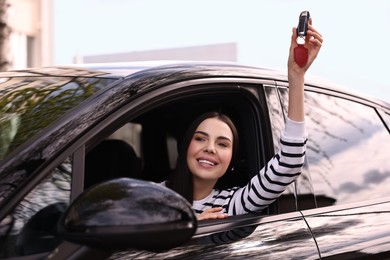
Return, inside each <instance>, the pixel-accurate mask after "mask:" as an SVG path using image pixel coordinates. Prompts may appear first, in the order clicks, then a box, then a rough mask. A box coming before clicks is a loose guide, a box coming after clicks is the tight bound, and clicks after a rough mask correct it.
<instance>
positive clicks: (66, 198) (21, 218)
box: [0, 159, 72, 258]
mask: <svg viewBox="0 0 390 260" xmlns="http://www.w3.org/2000/svg"><path fill="white" fill-rule="evenodd" d="M71 172H72V167H71V160H70V159H67V160H66V161H65V162H63V163H62V164H61V165H60V166H58V167H57V168H56V169H55V170H54V171H53V172H52V174H50V176H48V177H47V178H45V179H44V180H43V181H42V182H41V183H40V184H39V185H37V186H36V187H35V188H34V189H33V190H32V191H31V192H30V193H29V194H28V195H27V196H26V197H25V198H24V199H23V200H22V201H21V202H20V203H19V205H18V206H17V207H16V208H15V210H14V211H13V212H12V214H10V215H9V216H7V217H6V218H5V219H4V220H3V221H2V223H1V224H0V228H1V235H2V237H1V238H0V252H1V254H0V258H7V257H13V256H21V255H29V254H35V253H40V252H45V251H48V250H51V249H53V248H54V247H55V246H56V245H58V243H59V242H60V241H61V240H60V239H59V238H58V237H57V236H56V229H57V221H58V219H59V217H60V214H61V213H62V212H63V211H64V210H65V208H66V207H67V205H68V204H69V202H70V191H71V189H70V187H71V184H70V182H71Z"/></svg>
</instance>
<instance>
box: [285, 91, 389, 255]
mask: <svg viewBox="0 0 390 260" xmlns="http://www.w3.org/2000/svg"><path fill="white" fill-rule="evenodd" d="M281 85H282V84H281ZM279 90H280V91H281V92H285V91H286V90H285V89H284V88H280V89H279ZM284 96H285V94H281V97H282V103H283V104H284V106H286V104H287V101H286V99H285V98H283V97H284ZM305 99H306V102H305V106H306V108H305V109H306V125H307V129H308V132H309V141H308V144H307V145H308V150H307V157H308V168H309V169H310V179H311V180H312V190H313V192H314V194H315V199H316V207H315V208H316V209H312V210H304V211H302V214H303V216H304V217H305V220H306V221H307V223H308V225H309V226H310V229H311V230H312V232H313V235H314V236H315V239H316V241H317V243H318V247H319V250H320V254H321V257H324V258H327V259H328V258H329V259H332V258H335V259H339V258H343V259H356V258H381V259H385V258H388V257H389V250H388V248H389V243H390V242H389V241H390V233H389V232H388V230H389V227H390V222H389V199H390V198H389V195H390V194H389V189H388V186H389V181H390V178H389V176H390V175H389V172H390V164H389V160H388V156H387V151H388V150H389V148H390V142H389V130H388V126H387V125H386V124H385V122H386V121H388V113H389V109H388V105H386V104H384V103H379V102H374V101H372V100H371V101H370V100H368V99H364V98H359V97H358V96H357V95H351V94H349V93H347V92H345V91H334V90H332V89H329V88H326V87H314V86H306V93H305ZM322 207H323V208H322ZM313 208H314V207H313Z"/></svg>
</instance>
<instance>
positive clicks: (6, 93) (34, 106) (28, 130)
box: [0, 76, 117, 161]
mask: <svg viewBox="0 0 390 260" xmlns="http://www.w3.org/2000/svg"><path fill="white" fill-rule="evenodd" d="M115 80H117V79H112V78H111V79H106V78H90V77H88V78H87V77H53V76H39V77H28V76H26V77H6V78H0V161H1V160H3V159H4V158H5V157H6V156H7V155H8V154H10V153H11V152H12V151H13V150H15V149H16V148H17V147H18V146H20V145H21V144H23V143H25V142H26V141H27V140H29V139H30V138H31V137H33V136H34V135H36V134H37V133H38V132H40V131H41V130H42V129H43V128H45V127H47V126H48V125H50V124H51V123H52V122H54V121H55V120H57V119H58V118H59V117H61V116H62V115H63V114H65V113H66V112H68V111H69V110H71V109H72V108H74V107H76V106H77V105H78V104H79V103H80V102H82V101H83V100H85V99H86V98H88V97H89V96H91V95H92V94H93V93H95V92H96V91H98V90H99V89H102V88H103V87H105V86H107V85H109V84H110V83H112V82H113V81H115Z"/></svg>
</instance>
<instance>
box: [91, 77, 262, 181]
mask: <svg viewBox="0 0 390 260" xmlns="http://www.w3.org/2000/svg"><path fill="white" fill-rule="evenodd" d="M247 87H248V88H250V87H251V86H247ZM252 87H254V86H252ZM257 87H258V86H257ZM257 87H256V88H257ZM141 106H142V107H137V108H135V109H134V110H128V111H126V112H125V114H124V115H122V117H121V119H120V120H118V122H120V123H117V122H113V123H111V124H109V128H110V129H109V130H107V129H105V130H104V133H105V134H104V135H101V134H99V135H96V136H99V139H98V140H91V142H90V143H91V144H92V145H90V146H89V147H87V154H86V158H87V160H88V157H90V155H91V154H92V153H95V152H96V150H97V149H100V150H101V153H103V155H99V156H97V157H95V159H93V160H90V162H88V161H86V180H85V183H88V185H91V184H92V183H91V182H90V181H89V180H88V178H91V174H92V175H93V174H103V175H105V176H103V177H102V178H99V179H101V180H103V179H105V178H106V177H107V178H109V177H110V176H109V175H107V174H106V173H105V172H104V171H100V172H99V171H98V170H97V169H102V168H103V167H99V166H96V165H95V166H94V168H95V170H94V172H93V173H88V171H89V170H88V165H90V164H91V162H92V165H93V164H100V163H103V164H107V162H108V163H112V162H114V164H116V165H118V164H119V163H118V162H117V159H118V158H120V157H123V158H126V156H122V155H118V154H116V152H117V151H118V150H120V148H113V149H101V148H99V147H100V146H101V145H102V143H103V142H110V143H114V142H115V143H117V145H118V147H119V146H123V147H124V146H126V147H128V146H131V148H126V149H122V150H124V151H125V152H126V150H127V152H126V153H127V158H130V157H134V155H135V157H136V159H134V161H137V164H138V166H137V167H136V168H137V170H136V171H135V170H134V171H132V172H130V171H128V172H127V173H126V174H121V176H126V177H135V178H139V179H144V180H150V181H155V182H162V181H164V180H166V178H167V176H168V175H169V174H170V173H172V171H173V170H174V169H175V166H176V159H177V143H178V142H179V141H180V140H181V137H182V135H183V133H184V131H185V130H186V127H187V126H189V124H190V122H192V121H193V120H194V119H195V118H196V117H198V116H199V115H200V114H202V113H205V112H207V111H212V110H214V111H222V112H224V113H226V114H228V115H229V116H230V117H231V118H232V120H233V121H234V123H235V124H236V126H237V128H238V131H239V136H240V151H239V155H238V159H237V163H236V165H235V167H234V171H233V172H231V173H229V174H226V175H225V176H224V177H223V178H221V180H220V182H219V183H218V184H217V185H218V186H219V187H221V188H226V187H233V186H243V185H245V184H246V183H247V182H248V180H249V179H250V178H251V177H252V176H253V175H255V174H256V173H257V172H258V171H259V170H260V169H261V167H262V166H263V165H264V162H265V161H266V159H265V158H267V157H268V156H269V155H268V156H266V155H264V153H265V152H264V151H265V148H264V147H263V145H262V144H264V143H267V142H264V141H262V138H267V137H266V135H265V132H266V129H268V128H269V124H268V123H267V121H266V117H265V116H264V111H261V110H260V106H259V105H258V100H257V98H256V97H255V96H254V95H253V94H252V92H250V91H247V89H246V87H242V86H240V88H238V87H237V84H209V85H202V86H199V85H197V86H191V87H189V88H187V89H186V92H185V93H179V92H175V91H173V92H169V93H164V94H160V95H159V96H155V95H154V97H153V101H151V99H148V102H144V103H143V104H142V105H141ZM134 111H137V113H135V112H134ZM139 111H141V112H139ZM268 139H269V137H268ZM123 147H122V148H123ZM129 150H132V152H129ZM109 151H112V152H109ZM109 153H111V154H109ZM130 153H132V154H133V156H130V157H129V156H128V155H129V154H130ZM113 154H116V155H114V156H113ZM110 157H114V160H113V161H112V160H111V159H109V158H110ZM129 160H133V159H129ZM259 161H260V162H261V164H260V165H259ZM104 167H105V168H107V165H105V166H104ZM106 172H107V171H106ZM121 176H115V177H121Z"/></svg>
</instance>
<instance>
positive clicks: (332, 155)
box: [306, 92, 390, 204]
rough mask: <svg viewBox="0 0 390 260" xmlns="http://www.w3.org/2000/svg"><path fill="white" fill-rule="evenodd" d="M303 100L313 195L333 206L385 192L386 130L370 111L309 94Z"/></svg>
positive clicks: (389, 143) (389, 177) (388, 177)
mask: <svg viewBox="0 0 390 260" xmlns="http://www.w3.org/2000/svg"><path fill="white" fill-rule="evenodd" d="M306 100H307V102H306V106H307V118H308V120H307V127H308V131H309V133H310V141H309V142H308V146H309V147H310V149H309V151H308V160H309V163H310V170H311V173H312V178H313V183H314V186H315V190H316V194H318V195H325V196H327V197H331V198H334V199H335V200H336V201H335V203H336V204H343V203H347V202H355V201H362V200H366V199H373V198H380V197H385V196H389V195H390V191H389V189H388V187H389V185H390V172H389V171H388V169H390V161H389V159H388V151H389V148H390V140H389V133H388V131H387V129H386V128H385V127H384V125H383V123H382V121H381V120H380V118H379V117H378V114H377V113H376V111H375V109H374V108H372V107H370V106H368V105H364V104H362V103H358V102H354V101H351V100H347V99H343V98H338V97H335V96H331V95H327V94H321V93H314V92H307V94H306Z"/></svg>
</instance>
